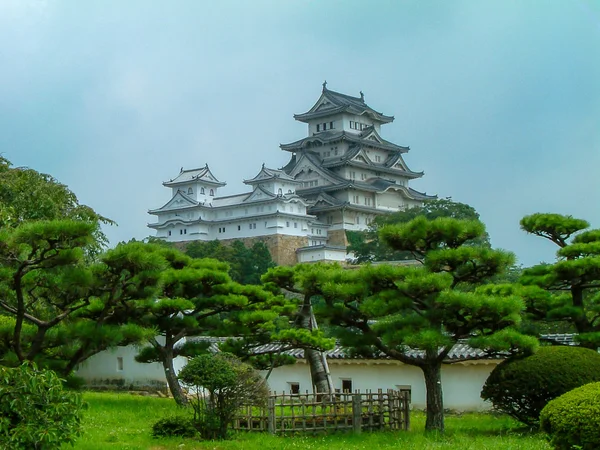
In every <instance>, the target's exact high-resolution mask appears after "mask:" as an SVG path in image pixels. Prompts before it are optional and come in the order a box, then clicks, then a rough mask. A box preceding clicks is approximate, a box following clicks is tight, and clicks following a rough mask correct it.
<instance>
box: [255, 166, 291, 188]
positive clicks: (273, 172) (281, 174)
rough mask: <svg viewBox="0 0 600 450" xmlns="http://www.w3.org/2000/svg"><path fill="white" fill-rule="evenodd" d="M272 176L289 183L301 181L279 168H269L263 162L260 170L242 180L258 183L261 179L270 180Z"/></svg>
mask: <svg viewBox="0 0 600 450" xmlns="http://www.w3.org/2000/svg"><path fill="white" fill-rule="evenodd" d="M273 178H276V179H280V180H285V181H288V182H291V183H301V182H300V181H296V180H295V179H294V178H293V177H291V176H289V175H288V174H287V173H286V172H285V171H284V170H280V169H269V168H268V167H265V166H264V164H263V166H262V168H261V170H260V172H259V173H258V174H257V175H256V176H255V177H254V178H251V179H249V180H244V183H246V184H253V183H260V182H262V181H266V180H271V179H273Z"/></svg>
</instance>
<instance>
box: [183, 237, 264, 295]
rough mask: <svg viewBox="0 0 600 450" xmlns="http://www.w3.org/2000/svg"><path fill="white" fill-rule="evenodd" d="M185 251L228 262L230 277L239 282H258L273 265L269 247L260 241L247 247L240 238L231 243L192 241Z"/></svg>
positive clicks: (201, 256)
mask: <svg viewBox="0 0 600 450" xmlns="http://www.w3.org/2000/svg"><path fill="white" fill-rule="evenodd" d="M185 253H186V255H188V256H191V257H192V258H213V259H217V260H219V261H223V262H226V263H228V264H229V267H230V270H229V274H230V275H231V278H232V279H233V281H236V282H238V283H241V284H260V277H261V276H262V275H263V274H264V273H266V272H267V270H269V269H270V268H271V267H275V262H274V261H273V258H272V257H271V254H270V253H269V249H268V248H267V246H266V245H265V244H264V243H262V242H255V243H254V244H253V245H252V247H250V248H248V247H246V245H245V244H244V243H243V242H242V241H240V240H235V241H233V242H232V243H231V245H226V244H223V243H222V242H221V241H218V240H214V241H193V242H190V243H189V244H188V245H187V247H186V248H185Z"/></svg>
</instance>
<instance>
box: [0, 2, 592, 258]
mask: <svg viewBox="0 0 600 450" xmlns="http://www.w3.org/2000/svg"><path fill="white" fill-rule="evenodd" d="M325 79H326V80H327V81H328V87H329V88H330V89H332V90H336V91H340V92H344V93H348V94H351V95H358V92H359V91H360V90H362V91H363V92H364V93H365V98H366V101H367V102H368V103H369V104H370V106H372V107H373V108H375V109H376V110H379V111H381V112H383V113H385V114H388V115H394V116H395V118H396V120H395V121H394V122H393V123H392V124H389V125H386V126H385V127H383V129H382V134H383V136H384V137H385V138H386V139H388V140H391V141H392V142H395V143H397V144H400V145H408V146H410V147H411V151H410V152H409V154H408V155H407V156H406V161H407V163H408V165H409V167H410V168H411V169H412V170H416V171H421V170H423V171H425V176H424V177H423V178H422V179H421V180H419V181H417V182H416V183H414V187H415V188H416V189H419V190H422V191H426V192H427V193H429V194H437V195H439V196H441V197H446V196H451V197H452V198H453V199H454V200H457V201H461V202H465V203H468V204H470V205H472V206H474V207H475V208H476V209H477V211H478V212H479V213H480V214H481V217H482V220H483V221H484V222H485V223H486V225H487V227H488V231H489V233H490V235H491V238H492V243H493V245H494V246H496V247H500V248H505V249H508V250H512V251H514V252H515V253H516V254H517V256H518V258H519V261H520V262H521V263H522V264H524V265H531V264H534V263H537V262H539V261H542V260H546V261H548V260H552V259H553V257H554V248H553V246H552V244H550V243H545V242H543V241H542V240H541V239H540V238H536V237H533V236H527V235H526V234H525V233H524V232H522V231H520V230H519V219H520V218H521V217H522V216H523V215H525V214H530V213H534V212H538V211H540V212H559V213H563V214H572V215H574V216H578V217H581V218H585V219H587V220H588V221H590V222H591V223H592V225H593V226H594V227H600V1H599V0H572V1H566V0H537V1H535V0H529V1H522V0H487V1H478V0H454V1H445V0H439V1H433V0H404V1H397V0H388V1H383V0H381V1H376V0H372V1H351V0H344V1H342V0H339V1H333V0H332V1H327V0H323V1H316V0H312V1H310V0H303V1H301V0H297V1H281V0H272V1H266V0H265V1H263V0H255V1H252V2H248V1H241V0H239V1H212V2H208V1H200V0H189V1H184V0H180V1H177V2H164V1H150V0H144V1H141V0H140V1H134V0H129V1H120V0H112V1H109V0H103V1H93V0H87V1H85V2H82V1H77V0H70V1H67V0H64V1H59V0H56V1H53V0H0V152H2V153H3V154H4V156H5V157H7V158H8V159H9V160H11V161H12V162H13V163H14V164H15V165H17V166H29V167H32V168H34V169H36V170H39V171H41V172H46V173H50V174H52V175H53V176H55V177H56V178H57V179H58V180H60V181H61V182H63V183H65V184H67V185H68V186H69V187H70V188H71V189H72V190H73V191H74V192H75V193H76V194H77V195H78V197H79V199H80V201H81V202H82V203H85V204H88V205H90V206H92V207H93V208H94V209H95V210H97V211H98V212H100V213H101V214H104V215H106V216H108V217H110V218H112V219H114V220H115V221H116V222H118V224H119V226H118V227H113V228H110V229H107V234H108V236H109V237H110V239H111V242H112V244H116V243H117V242H119V241H121V240H128V239H130V238H133V237H135V238H138V239H139V238H143V237H145V236H148V235H149V234H151V230H150V229H148V228H146V224H147V223H148V222H152V221H154V217H152V216H149V215H148V214H147V210H148V209H151V208H156V207H159V206H161V205H162V204H164V203H165V202H166V201H167V200H168V199H169V191H168V190H167V189H166V188H164V187H163V186H162V185H161V183H162V181H165V180H167V179H170V178H173V177H174V176H175V175H177V174H178V173H179V169H180V167H182V166H184V167H186V168H192V167H199V166H203V165H204V164H205V163H208V164H209V166H210V167H211V169H212V170H213V172H214V173H215V175H216V176H217V177H219V178H220V179H221V180H222V181H227V183H228V186H227V187H226V188H225V190H224V193H225V194H232V193H235V192H240V191H241V190H243V189H244V188H245V186H244V185H243V184H242V180H243V179H247V178H251V177H252V176H254V175H255V174H256V173H257V172H258V170H259V169H260V166H261V164H262V163H263V162H264V163H265V164H266V165H267V166H270V167H281V166H282V165H284V164H285V163H286V162H287V157H288V156H289V155H288V154H287V153H285V152H283V151H281V150H280V149H279V144H280V143H285V142H291V141H294V140H297V139H299V138H302V137H303V136H304V135H305V134H306V128H305V127H306V126H305V125H304V124H302V123H299V122H295V121H294V120H293V118H292V115H293V114H294V113H301V112H304V111H306V110H307V109H309V108H310V107H311V106H312V104H313V103H314V102H315V101H316V100H317V98H318V96H319V94H320V90H321V83H322V82H323V80H325Z"/></svg>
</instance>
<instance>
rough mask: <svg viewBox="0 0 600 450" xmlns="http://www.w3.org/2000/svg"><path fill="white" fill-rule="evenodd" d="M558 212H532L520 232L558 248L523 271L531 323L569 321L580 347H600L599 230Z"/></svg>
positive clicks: (522, 223) (522, 281)
mask: <svg viewBox="0 0 600 450" xmlns="http://www.w3.org/2000/svg"><path fill="white" fill-rule="evenodd" d="M589 226H590V224H589V223H588V222H586V221H585V220H581V219H577V218H574V217H571V216H564V215H560V214H542V213H537V214H532V215H530V216H526V217H524V218H523V219H522V220H521V228H522V229H523V230H525V231H527V232H528V233H530V234H533V235H536V236H540V237H543V238H545V239H548V240H549V241H551V242H553V243H554V244H556V245H557V246H558V249H557V253H556V255H557V259H556V261H555V262H554V263H551V264H545V263H543V264H538V265H536V266H534V267H531V268H528V269H526V270H524V271H523V274H522V276H521V279H520V282H521V283H522V284H524V285H527V286H529V287H530V291H529V293H528V295H526V296H525V300H526V303H527V313H528V314H529V316H530V318H531V319H534V320H543V321H546V322H550V323H552V322H556V323H567V324H570V325H571V327H572V330H573V331H574V332H576V333H577V334H578V336H577V339H578V340H579V341H580V344H581V345H583V346H586V347H588V348H594V349H595V348H598V347H600V321H599V320H598V318H599V317H600V229H589Z"/></svg>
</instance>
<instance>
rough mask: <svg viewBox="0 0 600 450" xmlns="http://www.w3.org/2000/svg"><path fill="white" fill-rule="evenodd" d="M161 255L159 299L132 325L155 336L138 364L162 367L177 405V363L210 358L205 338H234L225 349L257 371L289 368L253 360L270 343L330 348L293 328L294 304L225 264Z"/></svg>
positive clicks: (171, 252)
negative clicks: (234, 275) (235, 275)
mask: <svg viewBox="0 0 600 450" xmlns="http://www.w3.org/2000/svg"><path fill="white" fill-rule="evenodd" d="M160 254H161V255H162V257H163V258H164V259H165V260H166V265H165V267H164V270H162V272H161V274H160V290H159V292H157V295H156V296H155V297H153V298H150V299H148V300H147V301H145V302H140V303H138V304H137V308H136V309H135V310H134V311H132V313H131V314H130V321H132V322H135V323H137V324H138V325H140V326H143V327H145V328H149V329H153V330H155V336H153V337H152V338H150V339H149V344H150V345H149V346H147V347H145V348H143V349H142V350H141V351H140V354H139V355H138V357H137V358H136V359H137V361H139V362H148V363H149V362H160V363H161V364H162V365H163V367H164V370H165V375H166V378H167V382H168V384H169V388H170V390H171V393H172V394H173V397H174V398H175V400H176V401H177V402H178V403H180V404H183V403H185V402H186V399H185V396H184V395H183V392H182V390H181V387H180V385H179V383H178V381H177V378H176V377H175V372H174V367H173V359H174V358H175V357H177V356H180V355H181V356H187V357H193V356H198V355H201V354H203V353H206V350H207V347H208V346H209V344H210V342H209V340H208V339H206V338H210V337H214V336H221V337H231V338H232V339H229V341H228V342H222V343H221V346H222V347H224V348H225V349H226V350H228V351H230V352H234V353H235V354H236V355H239V356H240V357H243V358H244V359H245V360H248V361H250V362H252V363H257V364H259V365H263V364H265V363H270V364H271V365H280V364H283V363H289V362H290V360H289V358H281V357H277V356H273V357H272V358H268V357H267V355H256V354H255V353H256V352H255V349H256V347H259V346H263V345H264V344H267V343H271V342H272V341H277V342H280V343H287V344H289V345H290V346H292V347H294V346H299V345H302V344H304V345H309V346H311V345H317V346H318V345H320V344H324V345H327V344H328V343H329V341H328V340H326V339H324V338H322V336H321V335H320V334H319V333H318V331H315V332H312V333H302V332H298V331H296V330H294V329H293V328H292V327H291V325H290V322H291V317H292V316H294V315H295V314H296V311H297V310H298V303H297V301H295V300H294V299H286V298H285V297H284V296H281V295H275V294H273V293H272V292H271V291H269V290H267V289H264V288H263V287H261V286H255V285H242V284H239V283H235V282H233V281H232V280H231V278H230V276H229V275H228V273H227V264H225V263H222V262H219V261H216V260H214V259H193V258H190V257H189V256H187V255H184V254H183V253H181V252H179V251H178V250H176V249H171V248H164V247H163V248H161V250H160ZM271 351H273V350H271ZM261 368H267V367H264V366H262V367H261Z"/></svg>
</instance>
